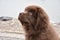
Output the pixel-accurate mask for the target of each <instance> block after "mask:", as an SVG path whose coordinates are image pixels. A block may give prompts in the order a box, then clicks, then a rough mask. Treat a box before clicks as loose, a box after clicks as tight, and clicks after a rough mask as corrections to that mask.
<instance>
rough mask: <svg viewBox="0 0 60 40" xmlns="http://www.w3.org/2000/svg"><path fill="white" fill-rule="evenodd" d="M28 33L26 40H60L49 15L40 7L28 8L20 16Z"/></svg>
mask: <svg viewBox="0 0 60 40" xmlns="http://www.w3.org/2000/svg"><path fill="white" fill-rule="evenodd" d="M18 19H19V21H21V23H22V25H23V28H24V30H25V33H26V40H59V39H58V35H57V34H56V32H55V31H54V29H53V28H52V26H51V25H50V22H49V18H48V15H47V14H46V12H45V11H44V10H43V9H42V8H41V7H39V6H34V5H32V6H28V7H26V8H25V11H24V12H22V13H20V14H19V17H18Z"/></svg>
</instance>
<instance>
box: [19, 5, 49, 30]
mask: <svg viewBox="0 0 60 40" xmlns="http://www.w3.org/2000/svg"><path fill="white" fill-rule="evenodd" d="M18 19H19V20H20V21H21V23H22V25H24V26H26V27H27V29H28V27H31V28H33V29H34V27H37V26H45V25H47V24H48V22H49V19H48V15H47V14H46V12H45V11H44V10H43V9H42V8H41V7H39V6H28V7H26V8H25V11H24V12H22V13H20V14H19V17H18ZM38 28H39V27H38Z"/></svg>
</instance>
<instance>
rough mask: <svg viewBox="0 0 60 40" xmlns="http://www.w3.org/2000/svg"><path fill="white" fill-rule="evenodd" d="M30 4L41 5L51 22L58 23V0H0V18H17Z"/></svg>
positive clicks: (59, 12)
mask: <svg viewBox="0 0 60 40" xmlns="http://www.w3.org/2000/svg"><path fill="white" fill-rule="evenodd" d="M31 4H34V5H39V6H40V5H42V6H43V7H44V8H45V10H46V11H47V14H48V15H49V17H50V20H51V21H53V22H60V0H0V16H10V17H14V18H17V17H18V14H19V13H20V12H22V11H23V10H24V8H25V7H26V6H28V5H31Z"/></svg>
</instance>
